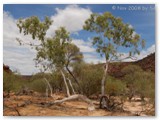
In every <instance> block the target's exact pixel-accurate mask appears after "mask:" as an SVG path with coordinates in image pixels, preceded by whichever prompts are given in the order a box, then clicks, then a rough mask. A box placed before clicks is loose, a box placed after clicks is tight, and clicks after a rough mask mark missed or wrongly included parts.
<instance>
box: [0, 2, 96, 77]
mask: <svg viewBox="0 0 160 120" xmlns="http://www.w3.org/2000/svg"><path fill="white" fill-rule="evenodd" d="M91 13H92V12H91V10H90V9H88V8H86V9H85V8H81V7H79V6H78V5H68V6H67V7H66V8H65V9H59V8H56V14H54V15H53V16H51V19H52V20H54V23H53V25H52V26H51V27H50V29H49V30H48V31H47V36H48V37H50V36H52V35H53V33H54V30H56V29H57V28H58V27H60V26H64V27H66V29H67V30H68V31H69V32H70V33H73V34H77V35H78V31H80V30H82V26H83V24H84V21H85V20H86V19H87V18H88V17H89V16H90V14H91ZM16 22H17V20H16V19H14V18H13V17H12V15H11V14H10V13H9V12H6V11H4V12H3V55H4V56H3V62H4V64H7V65H9V66H11V68H16V69H17V70H19V71H20V73H21V74H32V73H36V72H37V71H38V70H37V69H36V68H35V67H34V65H35V63H34V61H33V59H34V57H35V55H36V51H35V50H32V49H31V48H30V46H19V44H18V42H17V41H16V38H20V39H21V40H24V41H27V42H28V43H29V42H31V41H32V38H31V36H30V35H28V36H24V35H22V34H20V33H19V30H18V28H17V26H16ZM78 42H79V43H78ZM34 43H36V44H38V42H36V41H35V42H34ZM77 44H78V45H79V47H80V49H81V50H82V52H87V51H88V52H91V51H94V50H93V48H90V47H88V46H86V45H85V44H84V43H83V42H82V43H80V41H77Z"/></svg>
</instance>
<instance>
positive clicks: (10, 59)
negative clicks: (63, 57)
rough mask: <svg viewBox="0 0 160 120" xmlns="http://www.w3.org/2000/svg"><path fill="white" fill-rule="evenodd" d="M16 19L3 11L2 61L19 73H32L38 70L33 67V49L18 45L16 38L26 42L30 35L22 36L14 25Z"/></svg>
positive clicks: (29, 39)
mask: <svg viewBox="0 0 160 120" xmlns="http://www.w3.org/2000/svg"><path fill="white" fill-rule="evenodd" d="M16 21H17V20H16V19H14V18H13V17H12V15H10V13H8V12H3V62H4V64H6V65H9V66H10V67H11V68H14V70H18V71H19V72H20V73H21V74H32V73H36V72H37V71H38V70H37V69H36V68H35V67H34V65H35V64H34V61H33V59H34V56H35V51H34V50H32V49H31V48H30V47H29V46H19V44H18V42H17V41H16V38H20V39H22V40H25V41H27V42H30V41H31V36H23V35H22V34H20V33H19V30H18V28H17V26H16Z"/></svg>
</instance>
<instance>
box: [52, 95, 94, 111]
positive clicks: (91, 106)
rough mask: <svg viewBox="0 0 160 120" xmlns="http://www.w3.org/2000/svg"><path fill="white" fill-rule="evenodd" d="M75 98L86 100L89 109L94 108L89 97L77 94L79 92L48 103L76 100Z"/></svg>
mask: <svg viewBox="0 0 160 120" xmlns="http://www.w3.org/2000/svg"><path fill="white" fill-rule="evenodd" d="M76 99H81V100H83V101H85V102H87V103H88V104H89V106H88V110H89V111H92V110H95V107H94V104H93V103H92V101H91V100H90V99H88V98H87V97H86V96H84V95H79V94H75V95H72V96H70V97H67V98H64V99H62V100H56V101H54V102H52V103H50V105H53V104H61V103H63V102H65V101H70V100H76Z"/></svg>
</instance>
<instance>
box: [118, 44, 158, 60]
mask: <svg viewBox="0 0 160 120" xmlns="http://www.w3.org/2000/svg"><path fill="white" fill-rule="evenodd" d="M154 52H155V44H153V45H152V46H151V47H149V48H147V49H146V50H142V51H140V54H139V55H138V54H136V55H135V57H134V58H136V59H125V60H123V62H132V61H137V60H141V59H143V58H145V57H147V56H148V55H150V54H151V53H154ZM128 56H129V53H123V56H122V57H121V58H120V59H123V58H126V57H128Z"/></svg>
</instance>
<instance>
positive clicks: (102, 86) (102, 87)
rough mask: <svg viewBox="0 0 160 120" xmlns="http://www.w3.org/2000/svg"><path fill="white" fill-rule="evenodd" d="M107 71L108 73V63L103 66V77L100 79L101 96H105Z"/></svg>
mask: <svg viewBox="0 0 160 120" xmlns="http://www.w3.org/2000/svg"><path fill="white" fill-rule="evenodd" d="M107 71H108V62H107V63H106V65H105V68H104V75H103V78H102V81H101V94H102V96H104V95H105V83H106V76H107Z"/></svg>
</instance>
